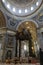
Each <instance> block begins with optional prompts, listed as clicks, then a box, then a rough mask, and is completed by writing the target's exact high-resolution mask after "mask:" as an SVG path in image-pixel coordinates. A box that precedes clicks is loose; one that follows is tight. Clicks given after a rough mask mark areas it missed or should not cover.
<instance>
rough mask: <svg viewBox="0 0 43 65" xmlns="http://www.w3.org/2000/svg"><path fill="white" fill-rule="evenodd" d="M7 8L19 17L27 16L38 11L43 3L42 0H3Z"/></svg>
mask: <svg viewBox="0 0 43 65" xmlns="http://www.w3.org/2000/svg"><path fill="white" fill-rule="evenodd" d="M2 2H3V4H4V6H5V8H6V9H7V10H8V11H9V12H10V14H13V15H14V16H17V17H27V16H30V15H32V14H34V12H36V11H37V10H38V9H39V8H40V7H41V5H42V0H2Z"/></svg>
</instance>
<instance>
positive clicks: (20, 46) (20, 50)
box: [19, 40, 21, 58]
mask: <svg viewBox="0 0 43 65" xmlns="http://www.w3.org/2000/svg"><path fill="white" fill-rule="evenodd" d="M20 57H21V40H19V58H20Z"/></svg>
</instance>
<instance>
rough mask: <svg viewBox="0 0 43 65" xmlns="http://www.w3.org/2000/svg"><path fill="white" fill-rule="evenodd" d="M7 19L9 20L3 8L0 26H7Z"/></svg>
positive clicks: (0, 13)
mask: <svg viewBox="0 0 43 65" xmlns="http://www.w3.org/2000/svg"><path fill="white" fill-rule="evenodd" d="M6 21H7V17H6V15H5V14H4V12H3V10H1V9H0V26H1V25H2V26H1V27H6Z"/></svg>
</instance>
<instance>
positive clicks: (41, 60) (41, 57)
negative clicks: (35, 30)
mask: <svg viewBox="0 0 43 65" xmlns="http://www.w3.org/2000/svg"><path fill="white" fill-rule="evenodd" d="M40 65H43V51H42V49H41V48H40Z"/></svg>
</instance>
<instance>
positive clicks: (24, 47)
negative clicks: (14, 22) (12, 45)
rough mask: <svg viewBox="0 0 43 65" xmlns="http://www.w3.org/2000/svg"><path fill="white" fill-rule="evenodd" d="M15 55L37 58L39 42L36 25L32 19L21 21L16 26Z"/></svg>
mask: <svg viewBox="0 0 43 65" xmlns="http://www.w3.org/2000/svg"><path fill="white" fill-rule="evenodd" d="M16 34H17V35H16V40H17V43H16V51H17V52H16V54H15V55H16V57H19V58H26V57H27V58H30V57H32V58H35V59H36V58H37V59H38V60H39V44H38V41H37V27H36V25H35V23H33V22H32V21H25V22H22V23H21V24H20V25H19V26H18V27H17V33H16Z"/></svg>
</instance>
